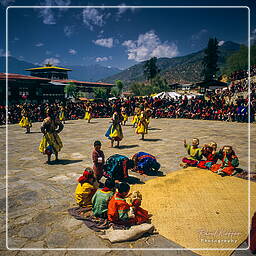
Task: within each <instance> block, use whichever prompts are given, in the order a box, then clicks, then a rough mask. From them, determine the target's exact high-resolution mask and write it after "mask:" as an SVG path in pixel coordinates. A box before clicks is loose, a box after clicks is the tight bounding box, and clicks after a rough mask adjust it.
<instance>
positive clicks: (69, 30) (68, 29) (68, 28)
mask: <svg viewBox="0 0 256 256" xmlns="http://www.w3.org/2000/svg"><path fill="white" fill-rule="evenodd" d="M64 34H65V35H66V36H67V37H70V36H71V35H72V34H74V26H65V27H64Z"/></svg>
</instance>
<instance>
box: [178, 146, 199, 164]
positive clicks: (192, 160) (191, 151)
mask: <svg viewBox="0 0 256 256" xmlns="http://www.w3.org/2000/svg"><path fill="white" fill-rule="evenodd" d="M185 148H186V149H187V152H188V155H189V156H188V157H184V158H183V159H182V162H183V163H186V164H188V165H189V166H196V165H197V164H198V162H199V161H200V160H202V157H203V156H202V148H194V147H193V146H191V145H189V144H186V145H185Z"/></svg>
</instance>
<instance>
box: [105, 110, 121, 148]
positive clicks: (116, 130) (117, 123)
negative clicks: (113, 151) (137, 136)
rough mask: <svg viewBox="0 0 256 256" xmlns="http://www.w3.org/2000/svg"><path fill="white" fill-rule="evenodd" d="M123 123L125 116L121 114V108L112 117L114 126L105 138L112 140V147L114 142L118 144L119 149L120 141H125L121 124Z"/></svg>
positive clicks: (112, 125) (111, 126)
mask: <svg viewBox="0 0 256 256" xmlns="http://www.w3.org/2000/svg"><path fill="white" fill-rule="evenodd" d="M122 121H123V116H122V114H121V110H120V108H116V110H115V112H114V114H113V116H112V124H111V125H110V127H109V128H108V130H107V132H106V134H105V136H106V137H107V138H109V139H110V140H111V147H113V145H114V141H116V142H117V147H119V144H120V141H121V140H122V139H123V137H124V136H123V131H122V126H121V122H122Z"/></svg>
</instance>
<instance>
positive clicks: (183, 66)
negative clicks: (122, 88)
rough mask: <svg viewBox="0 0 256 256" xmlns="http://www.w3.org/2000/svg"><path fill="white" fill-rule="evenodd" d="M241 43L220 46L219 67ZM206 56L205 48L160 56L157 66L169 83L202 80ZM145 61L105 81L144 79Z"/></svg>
mask: <svg viewBox="0 0 256 256" xmlns="http://www.w3.org/2000/svg"><path fill="white" fill-rule="evenodd" d="M239 49H240V45H239V44H237V43H234V42H231V41H227V42H225V43H224V44H223V45H222V46H220V47H219V52H220V54H219V63H218V64H219V67H222V66H223V65H225V62H226V58H227V57H228V56H230V55H231V54H233V53H235V52H237V51H238V50H239ZM203 57H204V49H203V50H201V51H198V52H196V53H192V54H189V55H186V56H181V57H174V58H171V59H170V58H159V59H158V60H157V66H158V67H159V68H160V70H161V76H162V77H163V78H165V79H166V80H167V82H168V83H170V84H172V83H193V82H199V81H201V80H202V78H201V73H202V69H203V66H202V60H203ZM144 64H145V61H144V62H140V63H139V64H136V65H134V66H132V67H129V68H128V69H125V70H123V71H122V72H120V73H118V74H115V75H113V76H110V77H107V78H106V79H103V82H109V83H113V82H114V81H115V80H122V81H123V82H126V83H130V82H134V81H144V80H145V78H144V76H143V66H144Z"/></svg>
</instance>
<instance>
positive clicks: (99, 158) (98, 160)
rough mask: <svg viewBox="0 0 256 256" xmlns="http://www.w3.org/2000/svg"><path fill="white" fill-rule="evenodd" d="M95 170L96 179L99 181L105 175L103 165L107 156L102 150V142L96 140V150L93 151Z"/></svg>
mask: <svg viewBox="0 0 256 256" xmlns="http://www.w3.org/2000/svg"><path fill="white" fill-rule="evenodd" d="M92 161H93V172H94V176H95V178H96V180H97V181H98V182H99V181H100V179H101V177H102V176H103V165H104V163H105V156H104V153H103V151H102V150H101V142H100V141H99V140H96V141H95V142H94V150H93V152H92Z"/></svg>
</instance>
